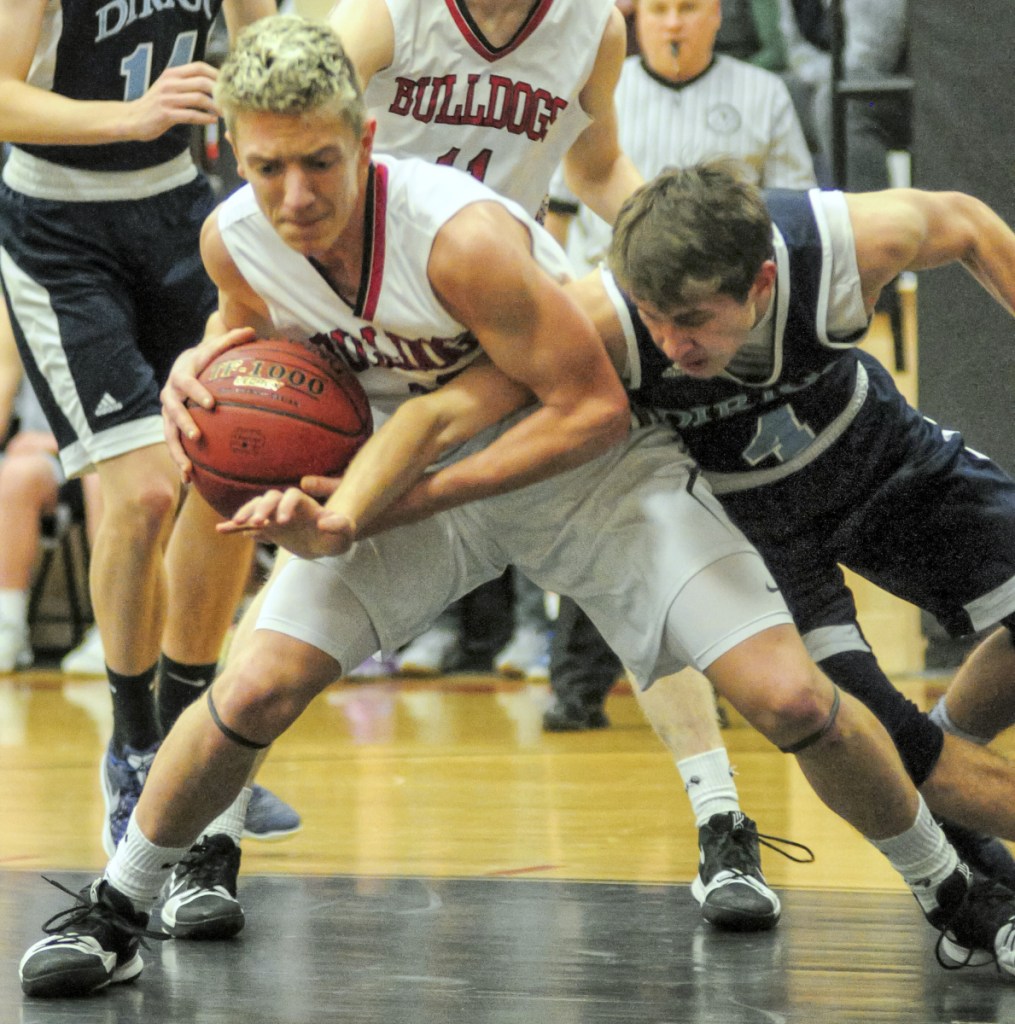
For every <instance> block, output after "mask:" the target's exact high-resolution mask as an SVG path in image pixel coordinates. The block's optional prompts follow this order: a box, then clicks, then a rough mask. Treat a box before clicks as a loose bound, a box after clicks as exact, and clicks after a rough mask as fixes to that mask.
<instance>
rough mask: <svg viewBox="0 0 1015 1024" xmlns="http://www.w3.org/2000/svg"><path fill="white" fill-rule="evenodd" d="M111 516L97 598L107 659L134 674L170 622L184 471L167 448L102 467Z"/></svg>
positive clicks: (99, 547)
mask: <svg viewBox="0 0 1015 1024" xmlns="http://www.w3.org/2000/svg"><path fill="white" fill-rule="evenodd" d="M98 472H99V479H100V481H101V487H102V501H103V514H102V518H101V520H100V522H99V524H98V528H97V530H96V534H95V542H94V545H93V548H92V554H91V581H90V585H91V596H92V605H93V607H94V609H95V617H96V621H97V622H98V623H99V629H100V632H101V634H102V644H103V649H104V650H105V654H106V663H107V664H108V665H109V666H110V668H112V669H114V670H115V671H116V672H118V673H120V674H122V675H129V676H134V675H137V674H138V673H140V672H142V671H144V670H146V669H148V668H149V667H150V666H152V665H153V664H154V663H155V661H156V659H157V658H158V654H159V646H160V641H161V637H162V628H163V624H164V622H165V607H166V579H165V558H164V552H165V549H166V545H167V543H168V540H169V536H170V533H171V531H172V528H173V521H174V518H175V516H176V509H177V505H178V503H179V497H180V486H179V483H178V478H179V472H178V471H177V469H176V467H175V465H174V464H173V462H172V460H171V459H170V457H169V453H168V450H167V449H166V447H165V445H162V444H156V445H151V446H149V447H147V448H141V449H138V450H137V451H132V452H127V453H126V454H124V455H119V456H116V457H115V458H112V459H108V460H107V461H105V462H102V463H100V464H99V466H98Z"/></svg>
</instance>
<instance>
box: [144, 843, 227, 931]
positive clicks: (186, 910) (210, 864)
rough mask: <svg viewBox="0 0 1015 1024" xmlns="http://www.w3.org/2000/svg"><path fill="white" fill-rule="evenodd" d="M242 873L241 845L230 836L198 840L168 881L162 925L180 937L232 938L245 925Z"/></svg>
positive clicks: (174, 869)
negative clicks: (239, 893)
mask: <svg viewBox="0 0 1015 1024" xmlns="http://www.w3.org/2000/svg"><path fill="white" fill-rule="evenodd" d="M239 873H240V848H239V847H238V846H237V845H236V843H234V842H233V841H232V839H230V838H229V836H226V835H214V836H207V837H206V838H205V839H202V840H201V841H200V842H198V843H195V844H194V845H193V846H192V847H191V848H190V849H189V850H188V851H187V853H186V854H184V856H183V859H182V860H181V861H180V863H179V864H177V865H176V867H175V868H173V873H172V874H171V875H170V876H169V879H168V881H167V882H166V901H165V903H164V904H163V905H162V915H161V916H162V927H163V928H165V929H166V931H167V932H169V934H170V935H172V936H173V937H174V938H177V939H231V938H232V937H233V936H234V935H236V934H237V933H238V932H240V931H241V930H242V929H243V925H244V917H243V907H241V906H240V902H239V900H237V898H236V881H237V877H238V876H239Z"/></svg>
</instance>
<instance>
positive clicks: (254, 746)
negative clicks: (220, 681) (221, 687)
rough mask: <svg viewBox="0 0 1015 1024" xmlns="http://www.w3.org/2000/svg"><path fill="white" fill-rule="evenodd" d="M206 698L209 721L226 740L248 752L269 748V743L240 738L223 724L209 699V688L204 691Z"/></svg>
mask: <svg viewBox="0 0 1015 1024" xmlns="http://www.w3.org/2000/svg"><path fill="white" fill-rule="evenodd" d="M204 692H205V695H206V696H207V698H208V714H210V715H211V720H212V721H213V722H214V723H215V724H216V725H217V726H218V728H219V732H221V733H222V735H223V736H225V738H226V739H227V740H231V741H232V742H233V743H236V744H238V745H239V746H241V747H247V748H248V749H250V750H264V748H265V747H270V746H271V744H270V743H255V742H254V741H253V740H248V739H247V737H246V736H241V735H240V734H239V733H238V732H236V731H235V730H233V729H230V728H229V726H228V725H226V723H225V722H223V721H222V719H221V718H219V713H218V710H217V708H216V707H215V702H214V701H213V700H212V699H211V687H210V686H209V687H208V689H207V690H205V691H204Z"/></svg>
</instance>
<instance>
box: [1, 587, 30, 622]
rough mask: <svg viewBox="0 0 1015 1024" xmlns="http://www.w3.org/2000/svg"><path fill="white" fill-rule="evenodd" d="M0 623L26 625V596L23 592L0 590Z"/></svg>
mask: <svg viewBox="0 0 1015 1024" xmlns="http://www.w3.org/2000/svg"><path fill="white" fill-rule="evenodd" d="M0 622H10V623H11V624H12V625H17V626H25V625H27V624H28V594H27V593H25V591H23V590H0Z"/></svg>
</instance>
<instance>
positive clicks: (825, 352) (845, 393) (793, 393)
mask: <svg viewBox="0 0 1015 1024" xmlns="http://www.w3.org/2000/svg"><path fill="white" fill-rule="evenodd" d="M765 198H766V202H767V204H768V208H769V211H770V212H771V214H772V219H773V224H774V232H773V234H774V240H775V250H776V263H777V266H778V276H777V286H776V290H775V294H774V298H773V302H774V304H775V309H774V312H773V316H772V321H773V331H774V343H773V347H772V350H771V358H770V361H769V366H768V368H767V370H766V372H765V373H764V374H763V375H762V377H761V378H760V379H757V380H744V379H738V378H737V377H736V376H734V375H733V374H732V373H730V372H729V371H727V372H726V373H724V374H722V375H721V376H719V377H716V378H713V379H711V380H697V379H694V378H691V377H688V376H687V375H686V374H684V373H683V372H681V371H680V369H679V368H678V367H676V366H675V365H674V364H673V363H671V362H670V361H669V360H668V359H667V358H666V356H665V355H663V353H662V352H661V351H660V350H659V349H658V348H657V347H656V345H655V344H654V343H653V341H652V338H651V336H650V335H649V332H648V330H647V329H646V327H645V325H644V324H643V323H642V322H641V319H640V317H639V316H638V313H637V310H636V308H635V307H634V304H633V303H632V302H631V301H630V300H628V307H629V310H630V314H631V319H632V322H633V324H634V329H635V333H636V340H637V358H638V360H639V362H640V374H637V373H636V374H634V375H633V377H634V380H635V381H636V386H635V387H633V389H632V391H631V402H632V406H633V407H634V408H635V410H636V412H638V413H639V414H640V416H641V418H642V419H647V420H653V419H654V420H659V419H661V420H663V421H665V422H666V423H668V424H669V425H670V426H672V427H673V428H674V429H675V430H677V432H678V433H679V434H680V436H681V437H682V438H683V439H684V441H685V443H686V444H687V447H688V449H689V450H690V452H691V454H692V455H693V456H694V458H695V459H696V460H697V461H698V463H699V464H700V465H701V467H702V469H703V470H704V471H705V472H706V474H707V475H708V476H709V479H710V480H713V482H714V485H715V480H716V478H717V477H726V476H727V475H729V477H730V478H729V479H728V480H726V481H725V482H726V484H727V485H728V486H729V487H730V488H731V489H739V487H741V486H758V485H759V484H761V483H766V482H769V481H771V480H772V479H777V478H781V477H782V476H783V475H785V474H787V473H788V472H790V471H792V470H794V469H796V468H799V466H800V465H801V464H802V463H803V462H806V461H810V459H811V458H813V457H816V455H817V454H819V452H820V451H823V450H824V449H825V448H826V447H827V445H828V444H830V443H831V441H832V440H834V438H835V437H837V436H838V435H839V434H840V433H841V431H842V429H845V426H846V425H848V420H849V419H851V418H852V417H851V416H849V410H851V409H853V410H854V412H855V409H856V408H858V403H859V402H862V395H860V396H858V390H860V389H862V387H863V386H864V381H865V374H864V371H863V370H862V369H859V370H858V367H859V365H860V364H859V361H858V359H857V355H856V352H855V350H854V349H853V347H852V346H853V345H854V344H855V343H856V342H857V341H858V340H859V339H860V337H861V336H862V333H863V332H862V331H859V332H854V333H851V334H848V335H847V336H845V337H835V338H832V337H830V336H829V335H828V333H827V329H826V324H825V323H824V322H823V321H824V318H825V312H826V310H827V305H828V291H829V288H830V274H831V268H830V267H829V266H827V265H826V264H827V263H828V262H830V260H829V259H828V258H827V256H826V251H827V245H825V244H823V241H824V240H823V239H822V233H821V229H820V227H819V223H818V220H817V217H816V215H815V211H814V207H813V206H812V203H813V202H814V201H816V200H817V199H818V198H819V195H818V193H816V192H815V193H803V192H790V191H781V190H772V191H768V192H766V193H765ZM741 474H751V476H750V477H747V478H745V477H742V476H741ZM716 489H717V490H722V489H723V488H722V487H717V488H716Z"/></svg>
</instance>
